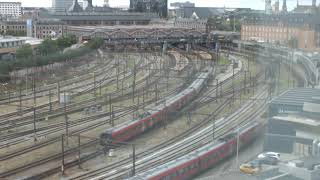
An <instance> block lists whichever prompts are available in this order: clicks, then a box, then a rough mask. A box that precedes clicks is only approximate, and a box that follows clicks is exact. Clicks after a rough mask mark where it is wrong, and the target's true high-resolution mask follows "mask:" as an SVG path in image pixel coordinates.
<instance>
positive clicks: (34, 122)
mask: <svg viewBox="0 0 320 180" xmlns="http://www.w3.org/2000/svg"><path fill="white" fill-rule="evenodd" d="M32 109H33V133H34V137H33V138H34V142H36V141H37V127H36V107H35V106H33V108H32Z"/></svg>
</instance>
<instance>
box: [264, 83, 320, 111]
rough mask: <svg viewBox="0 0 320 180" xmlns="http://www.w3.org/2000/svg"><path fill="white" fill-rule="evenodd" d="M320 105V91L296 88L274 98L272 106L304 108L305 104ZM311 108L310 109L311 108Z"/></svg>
mask: <svg viewBox="0 0 320 180" xmlns="http://www.w3.org/2000/svg"><path fill="white" fill-rule="evenodd" d="M310 103H311V104H320V89H312V88H294V89H289V90H287V91H285V92H283V93H282V94H280V95H279V96H277V97H275V98H273V99H272V100H271V102H270V104H271V105H283V106H299V107H303V106H304V105H305V104H308V106H310ZM309 108H310V107H309Z"/></svg>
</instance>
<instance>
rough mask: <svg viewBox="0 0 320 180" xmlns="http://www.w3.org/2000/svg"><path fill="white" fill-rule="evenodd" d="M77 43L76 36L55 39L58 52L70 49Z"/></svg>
mask: <svg viewBox="0 0 320 180" xmlns="http://www.w3.org/2000/svg"><path fill="white" fill-rule="evenodd" d="M76 43H77V38H76V36H66V37H60V38H58V39H57V46H58V47H59V49H60V50H62V49H64V48H67V47H70V46H72V45H73V44H76Z"/></svg>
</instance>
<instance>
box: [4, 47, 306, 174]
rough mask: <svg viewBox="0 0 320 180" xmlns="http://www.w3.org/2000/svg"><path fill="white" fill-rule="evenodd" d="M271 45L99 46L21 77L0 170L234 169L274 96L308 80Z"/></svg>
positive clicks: (11, 95)
mask: <svg viewBox="0 0 320 180" xmlns="http://www.w3.org/2000/svg"><path fill="white" fill-rule="evenodd" d="M273 51H274V52H272V53H270V52H269V53H267V51H265V50H264V49H256V47H245V48H243V49H239V48H237V47H230V45H229V46H226V47H222V48H221V50H220V52H219V53H217V52H216V51H213V50H210V49H207V48H203V47H198V46H195V47H193V49H192V50H191V51H189V52H187V51H185V50H182V49H180V48H179V47H171V48H170V50H168V51H167V52H166V53H161V52H160V50H157V49H155V50H150V49H149V50H148V49H145V50H136V49H134V48H132V49H130V48H129V49H128V50H123V51H119V52H118V51H112V50H110V49H107V48H101V49H99V50H98V51H96V52H94V53H92V54H90V55H88V56H86V57H82V58H81V59H80V60H78V61H73V62H72V61H70V62H68V63H66V64H64V67H63V68H61V69H59V70H57V71H54V70H51V71H46V72H33V73H29V74H28V73H27V75H26V76H24V77H23V78H19V77H17V79H15V86H14V88H11V92H10V91H6V92H4V93H2V94H1V95H0V162H1V163H0V178H4V179H61V178H63V179H151V178H154V179H161V178H163V179H174V178H182V179H187V178H191V177H198V178H199V179H201V178H205V177H209V178H210V177H217V178H218V179H219V178H222V177H223V174H224V173H225V172H233V171H236V172H238V171H239V168H238V167H239V165H240V163H242V161H243V160H241V155H242V154H241V153H240V161H239V160H238V158H229V157H230V156H232V155H234V156H236V155H237V154H238V151H239V150H241V149H244V153H243V154H244V156H251V155H252V154H253V153H250V151H249V153H247V151H248V149H250V148H249V147H250V146H255V147H256V146H257V145H256V144H260V143H259V142H260V140H261V138H259V137H260V136H261V133H262V132H263V131H264V128H265V125H266V111H267V104H268V101H269V100H270V99H271V98H272V97H273V96H275V95H277V94H279V93H280V92H282V91H283V90H286V89H288V88H290V87H297V86H299V87H303V86H306V81H307V80H306V79H307V78H308V77H307V73H305V71H304V69H303V68H302V67H301V65H299V64H290V62H289V60H286V59H285V58H279V59H277V57H280V56H285V55H284V53H285V52H283V51H280V50H277V49H274V50H273ZM275 54H276V55H278V56H275ZM280 60H281V61H282V63H281V64H280V66H279V67H278V69H279V70H277V69H275V68H274V67H275V66H276V65H278V62H277V61H280ZM27 71H28V70H27ZM278 71H279V73H278ZM16 81H17V82H16ZM255 139H257V140H256V141H255ZM252 142H253V143H252ZM259 147H261V144H260V145H259ZM257 149H258V150H256V149H254V150H252V151H254V153H255V151H259V150H260V149H259V148H257ZM254 155H255V154H254ZM248 158H250V157H246V159H248ZM214 167H216V168H214Z"/></svg>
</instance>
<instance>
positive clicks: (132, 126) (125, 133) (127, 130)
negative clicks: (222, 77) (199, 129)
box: [100, 67, 214, 147]
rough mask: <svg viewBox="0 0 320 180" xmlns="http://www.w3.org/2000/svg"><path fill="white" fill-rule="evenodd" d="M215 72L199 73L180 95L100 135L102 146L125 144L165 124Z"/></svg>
mask: <svg viewBox="0 0 320 180" xmlns="http://www.w3.org/2000/svg"><path fill="white" fill-rule="evenodd" d="M213 71H214V68H213V67H207V68H206V69H205V70H204V71H202V72H199V73H198V75H197V76H196V80H195V81H193V82H192V84H190V85H189V86H188V87H187V88H186V89H184V90H183V91H181V92H180V93H178V94H176V95H172V96H169V97H167V98H165V99H164V100H162V103H160V104H159V105H156V106H155V107H151V108H149V107H147V108H146V109H147V110H146V111H145V112H144V113H143V114H140V115H139V117H138V118H136V119H133V120H131V121H129V122H125V123H123V124H120V125H118V126H116V127H114V128H111V129H108V130H107V131H105V132H103V133H102V134H100V144H101V145H102V146H104V147H107V146H108V145H110V144H116V143H115V142H125V141H128V140H130V139H133V138H134V137H136V136H138V135H140V134H142V133H144V132H146V131H147V130H149V129H152V128H153V127H155V126H156V125H158V124H160V123H163V122H164V121H165V120H166V118H167V117H168V116H169V115H170V114H172V113H175V112H177V111H179V110H180V109H181V108H183V107H184V106H185V105H186V104H188V103H189V102H190V101H192V100H193V99H194V98H195V97H196V96H197V95H198V94H199V92H200V91H201V90H202V89H203V87H204V86H205V85H206V84H207V81H208V79H210V76H211V75H212V73H213Z"/></svg>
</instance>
